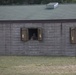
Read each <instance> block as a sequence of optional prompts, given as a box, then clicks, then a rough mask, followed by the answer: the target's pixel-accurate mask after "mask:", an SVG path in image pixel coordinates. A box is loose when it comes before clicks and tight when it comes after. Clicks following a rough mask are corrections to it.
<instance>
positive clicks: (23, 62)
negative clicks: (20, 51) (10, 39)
mask: <svg viewBox="0 0 76 75" xmlns="http://www.w3.org/2000/svg"><path fill="white" fill-rule="evenodd" d="M0 75H76V57H50V56H0Z"/></svg>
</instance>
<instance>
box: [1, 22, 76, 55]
mask: <svg viewBox="0 0 76 75" xmlns="http://www.w3.org/2000/svg"><path fill="white" fill-rule="evenodd" d="M75 26H76V23H0V55H51V56H76V44H71V43H70V33H69V28H70V27H75ZM21 27H26V28H30V27H41V28H42V29H43V40H42V41H31V40H30V41H27V42H23V41H21V36H20V28H21Z"/></svg>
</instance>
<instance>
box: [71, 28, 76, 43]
mask: <svg viewBox="0 0 76 75" xmlns="http://www.w3.org/2000/svg"><path fill="white" fill-rule="evenodd" d="M70 34H71V38H70V40H71V43H72V44H76V27H75V28H70Z"/></svg>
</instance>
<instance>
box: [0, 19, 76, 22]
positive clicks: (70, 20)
mask: <svg viewBox="0 0 76 75" xmlns="http://www.w3.org/2000/svg"><path fill="white" fill-rule="evenodd" d="M4 22H5V23H60V22H61V23H62V22H64V23H65V22H76V19H52V20H0V23H4Z"/></svg>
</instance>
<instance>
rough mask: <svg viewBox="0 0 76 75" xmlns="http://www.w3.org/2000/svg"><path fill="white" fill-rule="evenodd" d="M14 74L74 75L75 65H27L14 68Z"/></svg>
mask: <svg viewBox="0 0 76 75" xmlns="http://www.w3.org/2000/svg"><path fill="white" fill-rule="evenodd" d="M13 68H14V70H15V71H16V72H20V73H21V72H22V73H41V74H54V73H58V74H62V73H76V65H65V66H50V65H49V66H45V65H39V66H38V65H34V64H29V65H25V66H21V65H20V66H14V67H13Z"/></svg>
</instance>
